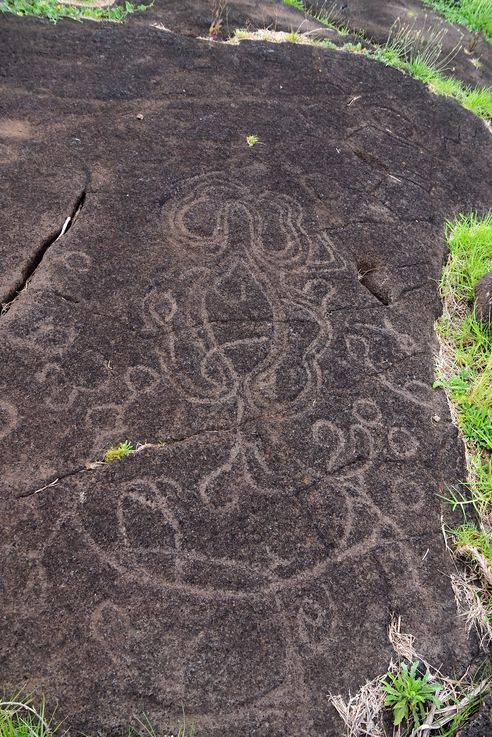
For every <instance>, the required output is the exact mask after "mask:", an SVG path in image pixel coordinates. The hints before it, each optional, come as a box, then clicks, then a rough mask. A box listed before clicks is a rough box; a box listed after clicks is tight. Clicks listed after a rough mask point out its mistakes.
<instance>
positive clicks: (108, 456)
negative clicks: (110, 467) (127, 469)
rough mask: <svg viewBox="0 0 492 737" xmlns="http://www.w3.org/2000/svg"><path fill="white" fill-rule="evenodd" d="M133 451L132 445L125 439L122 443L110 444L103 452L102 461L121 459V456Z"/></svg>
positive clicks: (125, 456)
mask: <svg viewBox="0 0 492 737" xmlns="http://www.w3.org/2000/svg"><path fill="white" fill-rule="evenodd" d="M134 452H135V448H134V447H133V445H132V444H131V443H130V442H128V440H125V442H124V443H120V444H119V445H118V446H114V445H112V446H111V448H109V450H107V451H106V453H105V454H104V463H112V461H121V460H122V459H123V458H127V456H129V455H131V454H132V453H134Z"/></svg>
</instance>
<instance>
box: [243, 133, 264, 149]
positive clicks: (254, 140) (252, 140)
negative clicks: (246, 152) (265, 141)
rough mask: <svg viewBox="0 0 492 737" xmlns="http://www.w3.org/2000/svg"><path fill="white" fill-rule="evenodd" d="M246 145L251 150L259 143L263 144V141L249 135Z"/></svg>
mask: <svg viewBox="0 0 492 737" xmlns="http://www.w3.org/2000/svg"><path fill="white" fill-rule="evenodd" d="M246 143H247V144H248V146H249V147H250V148H253V146H256V145H257V144H258V143H261V141H260V139H259V138H258V136H255V135H249V136H246Z"/></svg>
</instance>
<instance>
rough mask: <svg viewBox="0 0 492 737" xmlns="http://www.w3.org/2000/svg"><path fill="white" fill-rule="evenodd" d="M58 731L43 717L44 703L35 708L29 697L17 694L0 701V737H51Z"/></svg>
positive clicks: (56, 727) (52, 723) (55, 725)
mask: <svg viewBox="0 0 492 737" xmlns="http://www.w3.org/2000/svg"><path fill="white" fill-rule="evenodd" d="M58 729H59V725H57V724H55V723H54V722H53V720H52V719H49V720H47V719H46V716H45V703H44V700H42V701H41V704H40V706H39V708H37V709H36V708H35V707H34V705H33V701H32V699H31V698H30V697H28V698H22V697H21V696H20V695H19V694H17V695H15V696H12V697H11V698H10V699H8V700H5V701H0V737H52V735H54V734H55V732H56V731H57V730H58Z"/></svg>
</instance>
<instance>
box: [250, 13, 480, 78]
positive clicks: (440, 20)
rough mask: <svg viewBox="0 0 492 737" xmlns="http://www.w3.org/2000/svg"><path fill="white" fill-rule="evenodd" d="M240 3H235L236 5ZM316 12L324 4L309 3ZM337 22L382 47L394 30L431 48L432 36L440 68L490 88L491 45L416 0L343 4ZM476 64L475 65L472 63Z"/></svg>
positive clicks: (478, 35)
mask: <svg viewBox="0 0 492 737" xmlns="http://www.w3.org/2000/svg"><path fill="white" fill-rule="evenodd" d="M240 1H241V0H239V2H240ZM312 5H313V7H314V8H315V9H316V10H323V9H325V10H326V7H327V5H326V2H325V1H324V0H313V2H312ZM334 7H339V8H341V10H339V12H338V15H337V18H338V21H339V22H342V23H344V24H345V25H347V26H348V27H349V28H350V29H351V30H353V31H363V32H364V33H365V34H366V35H367V36H368V37H369V38H370V39H372V40H373V41H376V42H377V43H385V42H386V40H387V39H388V36H389V35H390V33H393V35H394V33H395V30H397V29H398V27H402V26H403V27H406V28H412V29H415V30H416V31H420V32H421V33H422V36H423V38H427V39H429V41H430V44H431V47H432V46H434V47H435V38H436V33H439V34H440V36H439V38H440V40H439V43H440V44H441V47H442V53H441V65H442V68H443V70H444V72H445V73H446V74H453V75H455V76H457V77H458V78H459V79H461V80H463V81H465V82H467V83H468V84H475V85H488V86H490V85H491V84H492V45H491V44H490V43H489V42H488V41H487V39H486V38H485V37H484V35H483V33H481V34H477V33H474V32H472V31H470V30H468V29H467V28H465V27H463V26H460V25H457V24H453V23H449V22H448V21H447V20H446V19H445V18H444V17H443V16H442V15H440V14H439V13H438V12H436V11H434V10H433V9H432V8H431V7H429V6H428V5H424V4H423V3H421V2H419V0H389V2H388V1H386V2H385V1H384V0H346V1H345V2H343V3H342V2H341V3H338V4H336V5H334ZM432 39H434V41H433V40H432ZM476 60H478V61H479V65H475V64H474V61H475V62H476Z"/></svg>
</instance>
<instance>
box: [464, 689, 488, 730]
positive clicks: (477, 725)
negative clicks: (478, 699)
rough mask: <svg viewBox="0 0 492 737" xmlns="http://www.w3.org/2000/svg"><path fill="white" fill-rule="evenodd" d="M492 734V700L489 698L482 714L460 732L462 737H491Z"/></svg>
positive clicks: (481, 710) (482, 708) (481, 711)
mask: <svg viewBox="0 0 492 737" xmlns="http://www.w3.org/2000/svg"><path fill="white" fill-rule="evenodd" d="M491 734H492V698H491V697H490V696H487V698H486V699H485V700H484V703H483V705H482V707H481V709H480V712H479V713H478V715H477V716H476V717H474V719H472V720H471V721H470V722H469V723H468V724H465V726H464V727H463V730H462V731H461V732H460V737H490V735H491Z"/></svg>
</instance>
